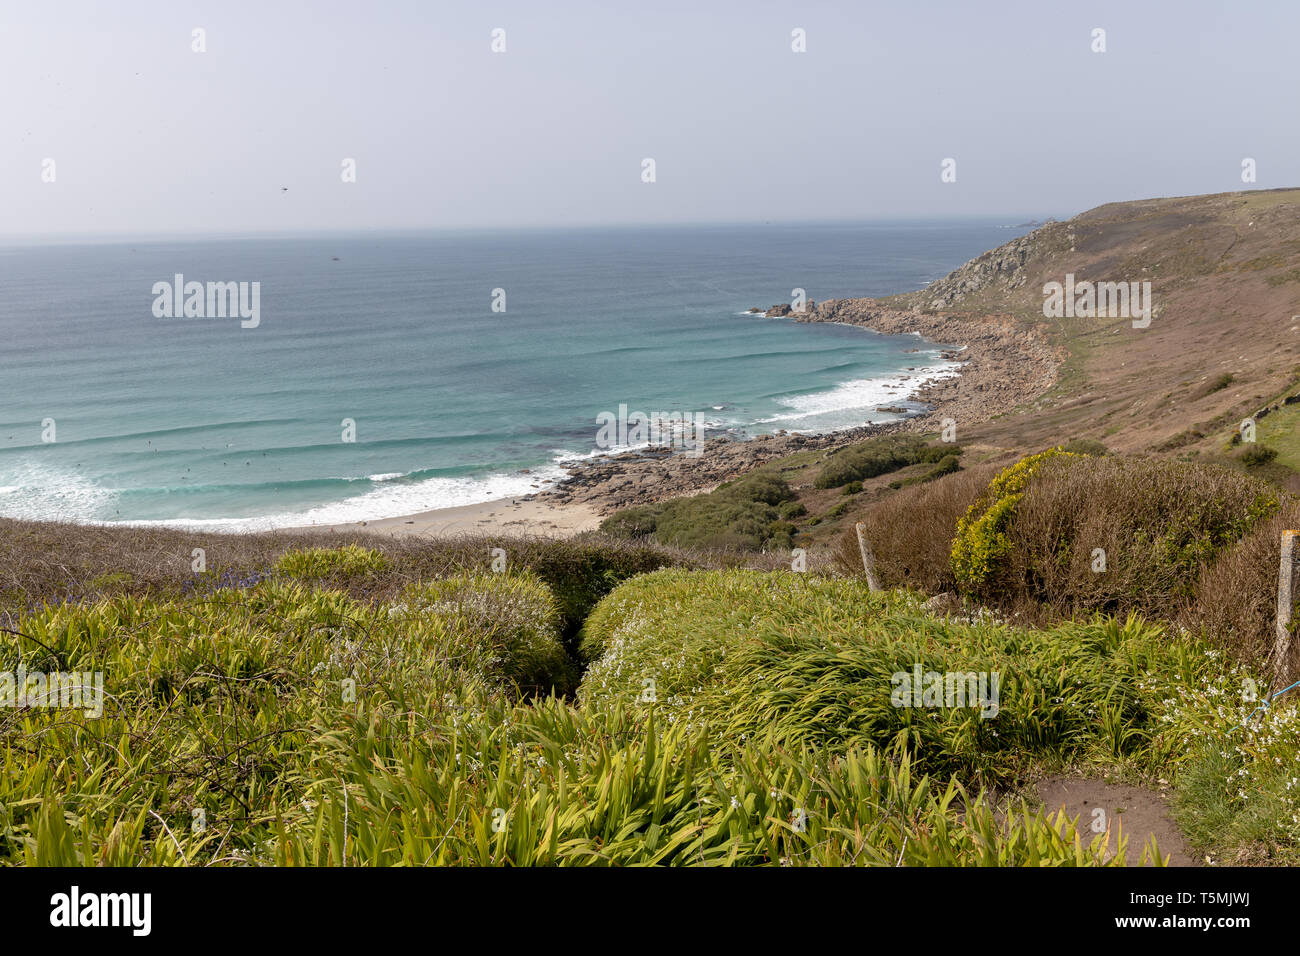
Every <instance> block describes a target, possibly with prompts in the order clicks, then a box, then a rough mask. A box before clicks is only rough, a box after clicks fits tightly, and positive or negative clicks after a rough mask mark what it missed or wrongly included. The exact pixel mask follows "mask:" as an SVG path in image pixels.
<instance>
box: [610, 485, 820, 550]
mask: <svg viewBox="0 0 1300 956" xmlns="http://www.w3.org/2000/svg"><path fill="white" fill-rule="evenodd" d="M793 498H794V492H793V491H791V489H790V485H789V484H788V483H787V482H786V481H785V480H784V479H783V478H781V477H779V476H777V475H772V474H769V473H767V472H762V471H758V472H752V473H750V474H748V475H745V476H744V477H742V478H738V479H736V480H734V481H729V482H726V483H725V484H722V485H719V486H718V487H717V488H716V489H714V490H713V491H712V492H710V493H708V494H703V495H695V496H693V497H689V498H673V499H670V500H669V501H665V502H662V503H660V504H656V505H649V506H644V507H641V508H636V509H625V510H624V511H619V512H617V513H615V514H614V515H612V516H611V517H609V518H606V519H605V520H604V521H603V522H601V526H600V529H601V531H602V532H604V533H606V534H610V535H615V536H619V537H633V536H637V535H649V536H650V537H652V538H653V539H654V540H656V541H659V542H661V543H663V544H667V545H672V546H674V547H682V548H704V549H727V550H749V551H757V550H759V549H760V548H762V547H763V546H764V544H765V543H766V542H768V541H769V540H770V539H772V538H773V536H774V535H775V536H776V538H777V539H778V540H781V539H782V538H783V537H785V536H784V535H783V533H782V532H780V531H775V532H774V531H773V530H772V525H773V523H774V522H776V521H777V520H778V518H780V517H781V512H780V510H779V506H782V505H784V504H786V503H788V502H790V500H791V499H793ZM628 510H631V511H632V512H633V513H632V514H631V515H627V514H626V512H627V511H628ZM646 529H649V530H646Z"/></svg>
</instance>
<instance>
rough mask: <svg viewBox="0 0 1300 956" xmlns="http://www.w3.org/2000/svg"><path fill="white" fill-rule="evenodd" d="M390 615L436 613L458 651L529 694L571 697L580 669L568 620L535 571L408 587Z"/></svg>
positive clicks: (408, 616) (406, 617)
mask: <svg viewBox="0 0 1300 956" xmlns="http://www.w3.org/2000/svg"><path fill="white" fill-rule="evenodd" d="M398 602H399V603H397V604H395V605H393V606H391V607H390V608H389V610H388V614H389V615H390V616H394V617H400V618H401V619H403V620H411V619H412V618H413V617H414V616H418V615H433V616H434V617H435V618H437V619H438V620H440V621H441V622H442V623H443V624H444V625H445V626H447V627H449V628H450V629H451V630H452V632H453V636H452V640H453V641H454V643H455V645H456V647H457V649H458V652H459V653H461V654H464V655H466V656H468V657H469V658H470V659H473V660H477V661H480V662H482V663H483V665H484V666H486V667H487V668H489V669H490V672H492V673H496V674H499V675H500V676H501V677H502V678H504V679H505V680H507V681H509V682H510V683H511V684H513V685H514V686H516V687H518V688H519V689H521V690H522V691H524V692H526V693H550V692H554V693H565V692H567V691H569V690H571V689H572V688H573V687H574V686H575V682H574V679H575V677H576V675H575V672H574V669H573V668H572V667H571V665H570V663H569V658H568V656H567V655H566V654H565V651H564V645H563V644H562V643H561V642H560V634H561V628H562V624H563V620H562V618H561V616H560V611H559V607H558V605H557V604H556V602H555V598H554V597H553V596H552V595H551V592H550V591H549V590H548V589H547V588H546V585H544V584H542V583H541V581H540V580H539V579H538V578H536V577H535V576H533V575H532V574H530V573H524V574H494V573H488V574H472V575H458V576H456V577H452V578H442V579H436V580H433V581H429V582H424V583H420V584H414V585H412V586H411V587H409V588H407V589H406V591H404V592H403V593H402V594H401V595H400V596H399V598H398Z"/></svg>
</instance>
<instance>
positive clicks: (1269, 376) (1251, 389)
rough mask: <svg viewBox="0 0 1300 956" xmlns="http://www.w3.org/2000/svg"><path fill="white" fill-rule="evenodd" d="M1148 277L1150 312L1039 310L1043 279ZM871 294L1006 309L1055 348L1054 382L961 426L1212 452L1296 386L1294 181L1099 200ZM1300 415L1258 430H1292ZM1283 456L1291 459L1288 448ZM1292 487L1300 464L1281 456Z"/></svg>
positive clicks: (1003, 435)
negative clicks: (915, 286) (887, 291)
mask: <svg viewBox="0 0 1300 956" xmlns="http://www.w3.org/2000/svg"><path fill="white" fill-rule="evenodd" d="M1067 273H1070V274H1073V275H1074V276H1075V279H1076V282H1081V281H1084V280H1089V281H1093V282H1104V281H1113V282H1120V281H1123V282H1135V281H1137V282H1140V281H1150V282H1151V284H1152V297H1153V300H1154V303H1155V314H1154V316H1153V318H1152V321H1151V323H1150V325H1149V327H1147V328H1133V326H1132V322H1131V321H1130V320H1128V319H1123V318H1107V319H1099V318H1093V319H1089V318H1077V317H1075V318H1066V317H1063V318H1045V317H1044V315H1043V308H1042V307H1043V300H1044V294H1043V286H1044V284H1045V283H1048V282H1052V281H1056V282H1061V281H1063V280H1064V277H1065V275H1066V274H1067ZM880 301H881V303H882V304H886V305H894V306H899V307H905V308H918V309H921V310H925V311H929V310H934V309H940V310H943V311H946V312H953V313H958V314H971V315H982V314H989V315H1008V314H1009V315H1012V316H1014V317H1015V318H1016V319H1017V320H1018V321H1020V322H1021V323H1023V324H1024V325H1025V326H1034V327H1036V328H1038V329H1040V330H1042V331H1043V332H1044V333H1045V334H1046V335H1047V337H1048V339H1049V340H1050V341H1051V342H1052V343H1053V344H1055V345H1058V346H1060V347H1062V348H1063V349H1064V351H1065V353H1066V354H1067V356H1068V357H1067V358H1066V360H1065V362H1064V364H1063V366H1062V367H1061V369H1060V372H1059V376H1058V380H1057V383H1056V385H1055V386H1054V387H1053V388H1052V389H1051V390H1050V391H1048V392H1047V393H1046V394H1044V395H1042V396H1041V397H1040V398H1039V399H1038V400H1036V401H1035V402H1033V403H1031V404H1030V405H1028V406H1026V407H1023V408H1021V409H1019V410H1018V411H1017V413H1015V414H1012V415H1006V416H1003V417H1002V418H1001V419H998V420H996V421H993V422H987V423H983V424H978V425H972V426H971V427H969V428H965V429H963V428H962V425H961V423H959V425H958V427H959V433H960V434H961V440H962V441H963V442H964V443H965V442H968V441H969V442H974V443H977V444H988V445H992V446H996V447H1000V448H1009V449H1015V450H1019V451H1021V452H1025V451H1029V450H1031V449H1033V448H1035V447H1042V446H1044V445H1050V444H1053V443H1058V442H1060V441H1063V440H1064V439H1065V438H1067V437H1070V436H1076V437H1083V438H1091V439H1095V440H1099V441H1102V442H1104V443H1105V444H1106V445H1107V446H1109V447H1111V448H1114V449H1117V450H1119V451H1123V452H1154V453H1158V454H1162V455H1170V456H1179V457H1196V458H1199V459H1205V460H1212V461H1216V462H1218V461H1222V460H1223V459H1226V458H1230V457H1232V456H1231V454H1230V453H1231V451H1232V449H1231V448H1230V446H1229V445H1228V443H1229V442H1230V441H1231V439H1232V436H1233V434H1234V432H1235V430H1236V428H1237V426H1238V424H1239V423H1240V421H1241V420H1242V419H1243V418H1245V417H1247V416H1250V415H1254V414H1255V413H1257V412H1258V411H1260V410H1261V409H1265V408H1268V407H1269V406H1271V405H1274V404H1280V403H1281V402H1282V401H1283V400H1284V399H1285V398H1287V397H1290V396H1292V395H1294V394H1296V393H1297V391H1300V190H1295V189H1280V190H1259V191H1249V192H1239V193H1222V194H1217V195H1211V196H1192V197H1180V198H1171V199H1152V200H1144V201H1139V202H1125V203H1112V204H1108V205H1105V206H1099V207H1098V208H1096V209H1093V210H1090V211H1088V212H1085V213H1083V214H1081V215H1079V216H1076V217H1074V218H1073V219H1070V220H1068V221H1065V222H1054V223H1049V224H1048V225H1046V226H1044V227H1042V228H1041V229H1038V230H1036V231H1034V232H1033V233H1030V234H1029V235H1028V236H1026V237H1023V238H1021V239H1019V240H1016V241H1015V242H1013V243H1009V244H1008V245H1006V246H1003V247H1000V248H999V249H995V250H991V251H990V252H988V253H986V254H985V255H984V256H981V257H980V258H979V259H976V260H974V261H973V262H971V263H969V264H968V265H967V266H964V267H963V268H962V269H959V270H957V272H955V273H953V275H952V276H949V277H948V278H946V279H943V280H939V281H938V282H936V283H934V284H932V285H931V286H930V287H928V288H926V289H925V290H922V291H920V292H916V293H911V294H909V295H906V296H899V297H895V298H894V299H885V300H880ZM1297 424H1300V423H1298V422H1297V420H1296V418H1295V416H1294V415H1287V416H1285V417H1284V418H1282V419H1279V421H1278V422H1276V423H1275V425H1277V432H1278V433H1276V434H1271V435H1270V437H1269V441H1270V442H1275V443H1277V444H1279V445H1285V446H1290V445H1292V444H1294V443H1296V442H1297V431H1296V427H1297ZM1288 464H1289V460H1288ZM1286 481H1287V484H1288V487H1290V488H1291V490H1300V479H1297V477H1296V473H1295V471H1294V470H1293V469H1291V468H1290V467H1289V468H1288V474H1287V476H1286Z"/></svg>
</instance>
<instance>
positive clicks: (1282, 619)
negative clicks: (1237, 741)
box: [1273, 531, 1300, 690]
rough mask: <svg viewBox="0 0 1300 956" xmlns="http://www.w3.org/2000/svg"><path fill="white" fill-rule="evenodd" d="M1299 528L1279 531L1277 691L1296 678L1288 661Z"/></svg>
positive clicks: (1298, 577) (1297, 591) (1297, 592)
mask: <svg viewBox="0 0 1300 956" xmlns="http://www.w3.org/2000/svg"><path fill="white" fill-rule="evenodd" d="M1298 538H1300V531H1283V532H1282V560H1281V563H1280V566H1279V567H1278V574H1277V634H1276V637H1275V639H1274V642H1273V669H1274V676H1275V677H1276V679H1277V687H1276V689H1277V690H1281V689H1282V688H1283V687H1286V686H1287V685H1288V684H1290V683H1291V682H1292V681H1294V680H1295V679H1296V675H1295V674H1294V673H1293V672H1294V670H1295V668H1294V667H1293V666H1292V661H1291V657H1292V654H1291V637H1292V633H1291V631H1292V617H1293V615H1294V614H1295V607H1296V600H1297V598H1300V548H1298V547H1296V541H1297V539H1298Z"/></svg>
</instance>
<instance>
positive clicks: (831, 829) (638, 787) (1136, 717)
mask: <svg viewBox="0 0 1300 956" xmlns="http://www.w3.org/2000/svg"><path fill="white" fill-rule="evenodd" d="M314 560H316V559H314ZM334 560H344V561H351V560H353V559H352V558H341V559H333V558H330V557H328V556H325V557H323V558H320V559H319V561H323V563H324V564H325V565H326V566H329V565H330V564H331V563H332V562H333V561H334ZM562 622H563V616H562V614H561V612H560V609H559V607H558V604H557V601H556V600H555V598H554V596H553V595H552V594H551V593H550V592H549V590H548V588H547V587H546V586H545V585H544V584H543V583H542V582H541V581H540V580H539V579H538V578H537V577H535V576H534V575H532V574H528V573H525V574H519V575H516V574H507V573H502V574H491V573H463V574H455V575H449V576H446V577H437V578H429V579H427V580H423V581H418V582H413V583H411V584H410V585H408V586H407V587H406V589H404V590H403V591H402V592H400V593H399V594H397V595H396V596H394V597H392V598H382V599H377V600H361V599H358V598H356V597H354V596H350V595H349V594H347V593H345V592H343V591H340V590H335V589H332V588H330V587H328V586H326V585H323V584H320V583H312V582H310V581H292V580H283V579H272V580H267V581H260V582H256V583H253V584H251V585H250V586H247V587H232V588H220V589H216V590H214V591H213V592H212V593H210V594H206V595H204V596H202V597H197V598H190V599H181V598H173V597H158V598H154V597H139V596H131V595H118V596H111V597H105V598H100V599H97V600H95V601H94V602H93V603H90V604H87V605H85V606H78V605H63V606H57V607H53V606H52V607H46V608H40V609H35V610H32V611H30V612H28V613H25V614H23V615H21V616H20V617H19V618H18V619H17V620H16V621H15V622H14V624H15V626H14V630H16V631H19V632H21V633H22V634H23V635H25V637H20V638H13V639H11V640H9V641H8V642H6V644H5V645H4V650H3V658H4V659H3V662H2V664H0V670H4V671H13V670H14V669H15V668H16V667H17V666H18V664H19V662H20V656H21V663H22V664H23V665H25V666H26V667H27V668H28V670H29V671H55V670H60V671H70V670H76V671H97V672H101V673H102V674H103V679H104V689H105V700H104V711H103V713H102V715H99V716H95V715H90V716H88V715H87V714H85V713H83V712H82V711H81V710H74V709H68V708H63V709H45V708H28V709H19V708H8V709H5V710H2V711H0V730H2V732H3V733H2V736H0V740H2V742H3V751H2V755H3V768H2V769H0V862H5V863H19V864H21V863H27V864H37V865H123V866H134V865H141V864H163V865H168V864H181V863H185V864H194V865H204V864H215V865H345V864H346V865H399V864H405V865H423V864H467V865H482V864H508V865H574V864H595V865H627V864H646V863H648V864H673V865H690V864H708V865H822V866H824V865H840V864H858V865H882V866H895V865H904V866H916V865H1102V864H1104V863H1106V862H1108V860H1109V862H1111V863H1122V862H1125V861H1127V862H1130V863H1134V862H1138V861H1139V860H1140V859H1141V858H1142V857H1143V856H1145V855H1148V854H1149V852H1150V848H1138V847H1130V848H1128V850H1127V853H1126V854H1123V853H1122V854H1121V855H1120V856H1119V857H1118V858H1116V859H1110V858H1109V857H1108V856H1107V855H1106V853H1105V851H1104V849H1103V846H1102V842H1101V841H1102V840H1103V839H1104V837H1097V836H1094V835H1093V834H1090V833H1088V834H1085V833H1084V832H1081V830H1080V828H1079V827H1078V826H1077V824H1076V822H1075V821H1071V820H1068V819H1065V818H1064V817H1061V816H1057V817H1051V818H1049V817H1046V816H1044V815H1043V814H1042V813H1041V812H1039V811H1038V810H1036V809H1035V808H1033V807H1031V806H1027V805H1024V804H1022V803H1020V802H1019V801H1017V800H1014V799H1011V800H1008V794H1014V793H1015V792H1016V788H1017V787H1018V785H1019V784H1020V783H1022V782H1023V781H1024V780H1025V779H1026V777H1027V775H1030V774H1032V773H1033V772H1035V770H1036V769H1038V768H1041V767H1044V766H1051V767H1055V768H1060V767H1062V766H1066V765H1068V766H1074V767H1094V768H1101V767H1105V768H1116V767H1119V768H1122V769H1123V770H1124V771H1125V772H1127V773H1131V774H1133V775H1135V776H1141V777H1146V778H1149V777H1152V776H1154V775H1167V776H1173V777H1176V778H1179V775H1180V774H1184V773H1189V772H1191V773H1194V774H1195V776H1194V778H1193V779H1194V780H1195V781H1197V787H1198V788H1199V789H1191V790H1189V791H1188V792H1189V799H1190V800H1192V806H1193V810H1192V811H1189V812H1193V813H1197V812H1199V811H1198V810H1197V809H1196V808H1199V807H1210V806H1212V805H1213V801H1214V799H1215V798H1217V797H1218V796H1222V798H1223V800H1226V801H1228V804H1225V807H1226V809H1225V811H1224V812H1225V814H1226V816H1225V817H1224V819H1225V820H1226V821H1228V822H1226V823H1225V822H1222V821H1219V820H1218V818H1212V817H1203V818H1204V819H1205V820H1206V821H1207V822H1206V824H1205V826H1206V828H1207V831H1206V835H1205V837H1206V839H1211V840H1219V841H1220V842H1224V841H1227V842H1224V845H1228V843H1230V842H1231V841H1232V840H1237V841H1239V842H1240V841H1241V840H1247V839H1253V838H1255V837H1256V836H1258V834H1259V833H1260V832H1263V831H1261V830H1260V827H1261V826H1263V824H1251V823H1250V822H1249V821H1250V820H1251V819H1252V818H1251V817H1250V815H1249V814H1242V813H1240V812H1237V808H1236V805H1235V804H1232V805H1229V804H1231V801H1232V800H1237V799H1240V798H1238V797H1236V796H1234V795H1233V794H1234V793H1235V790H1236V789H1239V788H1240V787H1241V783H1240V780H1239V778H1238V777H1236V776H1231V775H1232V774H1233V773H1236V772H1237V771H1238V770H1239V766H1240V764H1239V763H1234V762H1233V761H1234V760H1237V761H1252V763H1250V764H1249V766H1250V767H1253V768H1255V770H1258V771H1260V772H1262V771H1263V770H1264V769H1265V768H1268V765H1269V764H1270V762H1271V761H1273V760H1274V759H1275V758H1281V757H1286V756H1289V758H1290V761H1291V762H1294V747H1293V746H1292V745H1291V744H1290V740H1291V739H1292V738H1294V734H1293V733H1289V732H1285V733H1284V732H1283V731H1285V730H1287V728H1286V727H1282V726H1279V727H1278V728H1277V729H1276V731H1275V732H1273V736H1272V737H1271V738H1268V739H1267V740H1266V739H1265V738H1263V737H1258V738H1257V737H1251V738H1250V741H1252V742H1250V743H1247V744H1246V746H1247V747H1248V748H1249V747H1254V748H1256V749H1255V750H1253V751H1249V752H1250V754H1251V755H1250V756H1245V755H1243V754H1238V755H1237V756H1236V757H1233V756H1232V755H1231V754H1229V756H1228V757H1225V758H1224V760H1225V761H1226V762H1225V763H1224V764H1223V765H1222V767H1219V766H1217V765H1214V764H1212V763H1210V762H1207V760H1208V757H1207V756H1206V754H1207V753H1209V751H1205V750H1204V748H1203V747H1201V743H1202V742H1203V741H1204V740H1209V739H1213V740H1216V741H1217V740H1220V739H1221V732H1222V731H1223V730H1224V729H1225V727H1226V726H1227V725H1229V724H1231V723H1232V722H1233V721H1235V720H1239V719H1240V716H1241V714H1242V713H1243V711H1242V710H1241V708H1239V707H1234V706H1232V705H1229V704H1228V703H1227V692H1226V688H1229V687H1230V686H1231V684H1232V682H1233V681H1237V680H1239V679H1240V677H1241V675H1240V674H1239V673H1238V672H1237V671H1236V670H1234V669H1232V668H1229V667H1228V666H1227V665H1225V664H1224V663H1223V662H1222V661H1221V660H1220V659H1219V658H1217V657H1215V656H1214V655H1213V654H1212V653H1210V652H1206V651H1205V650H1204V649H1203V648H1201V647H1200V646H1199V645H1196V644H1194V643H1191V642H1189V641H1188V640H1186V639H1184V638H1181V637H1176V636H1173V635H1169V634H1166V633H1164V632H1163V631H1162V630H1161V629H1160V628H1157V627H1152V626H1149V625H1146V624H1144V623H1142V622H1141V621H1140V620H1138V619H1136V618H1131V619H1128V620H1125V621H1120V620H1115V619H1105V618H1098V619H1095V620H1091V621H1087V622H1076V623H1072V624H1066V625H1061V626H1059V627H1055V628H1051V629H1046V630H1027V629H1023V628H1016V627H1011V626H1008V625H1006V624H1003V623H999V622H997V621H994V620H992V619H987V618H986V619H978V620H973V621H967V622H958V621H954V620H944V619H939V618H935V617H932V616H930V615H928V614H926V613H924V612H923V611H922V609H921V608H920V601H919V599H918V598H917V597H916V596H914V595H910V594H907V593H903V592H892V593H887V594H872V593H870V592H869V591H867V589H866V587H865V585H863V584H861V583H859V582H857V581H854V580H840V579H830V578H821V577H811V576H807V575H800V574H794V573H776V574H763V573H760V572H752V571H716V572H712V571H711V572H690V571H684V570H676V569H674V570H662V571H658V572H654V573H652V574H647V575H641V576H638V577H635V578H632V579H631V580H629V581H627V582H625V583H624V584H622V585H621V586H619V587H618V588H616V589H615V590H614V591H613V592H612V593H610V594H609V595H608V596H607V597H605V598H604V599H603V600H602V601H601V602H600V603H599V604H598V605H597V606H596V608H595V610H594V611H593V612H592V614H591V615H590V617H589V618H588V619H587V621H586V624H585V626H584V629H583V632H582V641H581V645H580V647H581V651H582V654H583V655H584V658H585V660H586V661H587V662H588V666H587V668H586V671H585V674H584V675H583V677H582V682H581V684H580V686H579V688H578V692H577V695H576V697H567V696H564V695H563V691H565V690H566V689H568V688H570V687H571V686H572V683H571V682H572V680H573V678H574V676H575V671H574V670H573V669H572V668H573V661H572V660H571V659H570V658H569V656H568V655H566V654H565V653H564V648H563V645H562V642H561V626H562ZM914 664H920V665H921V666H922V668H923V669H926V670H929V669H934V670H938V671H948V670H958V671H997V672H1000V674H1001V680H1002V683H1001V687H1000V699H999V710H998V713H997V714H996V716H993V717H991V718H989V719H980V717H979V715H978V712H977V711H976V710H974V709H972V708H969V707H949V708H943V707H939V708H925V709H917V708H908V707H896V706H894V705H893V701H892V699H891V693H892V684H893V678H892V675H893V674H894V673H895V672H897V671H907V670H910V669H911V668H912V666H913V665H914ZM1216 688H1217V690H1216ZM1243 739H1244V738H1243ZM1288 748H1290V749H1289V750H1288ZM1284 763H1285V761H1284ZM1189 767H1190V768H1191V771H1188V770H1187V769H1186V768H1189ZM1285 769H1286V770H1287V771H1289V769H1290V768H1289V766H1286V767H1285ZM1284 776H1285V773H1284V772H1283V770H1277V771H1273V770H1272V769H1271V768H1269V776H1268V777H1267V781H1269V782H1268V783H1267V786H1266V788H1265V789H1266V790H1267V792H1268V794H1271V795H1272V796H1271V797H1270V799H1280V798H1281V796H1280V795H1281V793H1282V792H1283V791H1282V790H1279V789H1278V788H1280V787H1282V786H1283V783H1282V781H1283V779H1284ZM1225 786H1230V787H1231V788H1233V789H1232V790H1231V791H1229V790H1226V789H1225ZM1220 791H1222V794H1220ZM1288 792H1289V791H1288ZM1253 797H1254V794H1253V792H1252V797H1251V798H1252V799H1253ZM1260 799H1263V797H1262V796H1261V798H1260ZM1270 806H1271V804H1270ZM200 821H201V822H202V825H201V826H200V825H198V824H199V822H200ZM1233 826H1236V827H1237V829H1235V830H1234V829H1232V827H1233ZM1085 829H1086V828H1085ZM1265 830H1266V832H1265V836H1266V837H1267V838H1268V839H1270V840H1272V841H1274V843H1275V844H1276V845H1278V846H1280V847H1282V848H1283V849H1282V851H1281V852H1289V850H1287V849H1286V848H1288V847H1290V846H1293V845H1294V842H1295V837H1294V836H1293V835H1291V834H1290V833H1289V831H1286V830H1284V829H1279V828H1277V827H1274V828H1273V829H1271V830H1268V829H1267V828H1265ZM1112 846H1113V841H1112Z"/></svg>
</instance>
